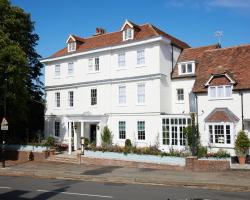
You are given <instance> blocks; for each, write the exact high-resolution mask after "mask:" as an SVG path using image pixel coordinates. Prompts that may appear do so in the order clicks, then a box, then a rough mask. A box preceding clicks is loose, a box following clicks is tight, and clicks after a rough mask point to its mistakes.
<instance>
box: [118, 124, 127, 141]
mask: <svg viewBox="0 0 250 200" xmlns="http://www.w3.org/2000/svg"><path fill="white" fill-rule="evenodd" d="M119 139H126V122H125V121H119Z"/></svg>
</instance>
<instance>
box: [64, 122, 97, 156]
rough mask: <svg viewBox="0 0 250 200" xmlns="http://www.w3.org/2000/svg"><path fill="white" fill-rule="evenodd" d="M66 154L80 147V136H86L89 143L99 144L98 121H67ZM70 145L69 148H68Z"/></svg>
mask: <svg viewBox="0 0 250 200" xmlns="http://www.w3.org/2000/svg"><path fill="white" fill-rule="evenodd" d="M67 135H68V154H72V151H76V150H80V149H81V138H83V137H84V138H88V139H89V142H90V143H95V144H97V145H98V144H100V138H101V122H100V121H80V120H79V121H77V120H74V121H68V129H67ZM70 147H71V148H70Z"/></svg>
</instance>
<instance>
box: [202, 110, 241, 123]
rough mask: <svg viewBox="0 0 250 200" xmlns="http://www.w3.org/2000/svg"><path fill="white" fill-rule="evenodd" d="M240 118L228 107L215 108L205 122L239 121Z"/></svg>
mask: <svg viewBox="0 0 250 200" xmlns="http://www.w3.org/2000/svg"><path fill="white" fill-rule="evenodd" d="M239 120H240V119H239V118H238V117H237V116H236V115H235V114H234V113H233V112H232V111H231V110H229V109H228V108H215V109H214V110H213V111H212V112H211V113H210V114H209V115H208V116H207V117H206V118H205V122H234V123H235V122H238V121H239Z"/></svg>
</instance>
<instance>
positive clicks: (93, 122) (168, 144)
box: [42, 21, 250, 153]
mask: <svg viewBox="0 0 250 200" xmlns="http://www.w3.org/2000/svg"><path fill="white" fill-rule="evenodd" d="M247 47H248V52H247V53H248V57H250V53H249V46H247ZM216 48H218V46H216V45H213V46H207V47H201V48H189V46H188V45H187V44H186V43H184V42H182V41H180V40H178V39H176V38H174V37H173V36H171V35H169V34H166V33H164V32H163V31H161V30H159V29H158V28H156V27H154V26H153V25H151V24H144V25H136V24H134V23H132V22H130V21H126V22H125V23H124V24H123V26H122V28H121V29H120V30H119V31H117V32H113V33H105V31H104V29H102V28H97V29H96V34H95V35H93V36H91V37H88V38H80V37H77V36H74V35H70V36H69V38H68V39H67V41H66V47H65V48H64V49H62V50H60V51H58V52H57V53H55V54H53V55H52V56H50V57H48V58H46V59H43V60H42V62H43V63H44V64H45V91H46V100H47V107H46V113H45V134H46V136H49V135H51V136H53V137H55V138H57V139H58V140H59V141H61V142H62V143H66V144H68V145H69V146H71V145H73V146H74V150H76V149H78V148H80V138H81V137H83V136H84V137H87V138H89V139H90V142H96V144H97V145H98V146H99V145H100V144H101V140H100V138H101V132H102V130H103V127H104V126H108V127H109V128H110V129H111V131H112V134H113V143H114V144H118V145H122V146H123V145H124V142H125V139H127V138H128V139H131V141H132V143H134V144H135V145H137V146H149V145H154V144H156V143H159V144H160V149H162V150H165V151H168V150H169V149H170V148H172V147H173V148H176V149H183V148H185V145H186V140H185V138H184V135H183V127H185V126H186V125H187V124H188V123H190V117H189V112H190V111H189V96H190V93H192V90H193V91H194V92H195V93H196V94H197V97H198V101H197V102H198V116H199V117H198V120H199V122H200V126H199V128H200V132H201V139H202V142H203V145H205V146H207V145H208V137H209V135H211V134H209V131H208V129H209V127H210V129H211V126H213V129H214V130H213V131H215V128H218V127H219V128H221V127H220V126H218V127H217V126H216V125H215V124H213V123H212V124H211V125H210V122H211V120H210V121H209V123H206V122H205V121H206V116H208V114H210V113H211V112H212V110H213V109H215V108H221V107H228V109H229V110H231V111H232V112H233V113H234V115H236V117H237V118H235V121H234V122H230V123H229V126H230V135H231V138H232V139H231V140H230V145H228V144H225V145H222V144H221V143H219V144H217V143H218V142H217V139H216V138H217V136H215V141H216V142H217V143H216V142H215V147H229V148H232V147H233V144H234V137H235V134H236V132H237V131H238V130H239V129H240V128H241V126H240V125H239V124H240V119H241V117H240V116H241V115H240V107H239V106H238V103H240V97H241V96H240V95H238V93H237V92H233V94H232V95H235V97H234V96H233V98H231V96H230V98H231V100H229V99H227V101H226V102H224V101H221V100H220V101H217V99H216V100H215V99H214V101H210V100H211V99H210V98H209V97H208V95H207V94H205V93H204V91H202V92H203V93H201V91H199V90H198V89H197V88H198V86H197V84H198V83H196V82H197V80H198V79H197V71H199V67H200V59H202V58H203V57H204V54H205V52H206V51H210V50H211V51H213V50H214V51H215V52H216V51H220V50H216ZM183 50H184V51H183ZM190 52H191V53H190ZM177 60H178V62H177ZM248 63H250V61H249V62H248ZM217 64H218V63H216V67H217ZM222 64H223V63H222ZM220 65H221V64H219V66H220ZM248 68H249V67H248ZM199 74H202V72H200V73H199ZM229 74H230V73H228V74H226V75H225V76H226V78H228V79H230V81H232V82H229V83H228V84H226V85H230V88H231V89H234V84H236V81H237V80H236V79H235V78H234V77H233V76H231V74H230V75H229ZM227 75H228V76H227ZM214 77H217V75H214ZM214 77H211V80H210V77H207V79H209V80H206V81H207V85H206V86H205V87H209V88H210V89H209V91H212V90H213V89H211V88H212V87H211V86H210V82H211V81H212V80H213V78H214ZM232 77H233V78H232ZM231 79H232V80H231ZM199 80H200V79H199ZM199 80H198V81H199ZM203 84H205V83H203ZM193 86H194V88H193ZM216 87H217V86H216ZM223 88H224V90H225V93H227V90H228V88H226V86H225V87H223ZM249 88H250V85H249ZM202 89H203V88H202ZM203 90H204V89H203ZM230 91H232V90H230ZM244 91H245V90H244ZM234 93H235V94H234ZM246 93H247V92H246ZM204 94H205V95H204ZM209 94H211V92H210V93H209ZM230 94H231V93H230ZM237 95H238V96H237ZM247 95H249V93H247V94H246V98H248V101H249V100H250V99H249V98H250V96H247ZM246 101H247V99H246ZM235 103H236V104H237V105H236V106H235V105H234V104H235ZM234 106H235V108H234ZM232 107H233V108H232ZM238 107H239V108H238ZM245 107H246V111H245V113H248V114H249V113H250V112H249V111H250V107H249V106H248V104H247V102H246V103H245ZM247 109H248V111H247ZM201 112H202V113H201ZM246 117H247V118H248V119H250V116H246ZM244 122H247V120H244ZM216 123H217V122H216ZM226 124H227V122H225V126H224V128H225V130H223V131H224V132H225V134H224V135H223V137H224V136H225V137H228V136H227V135H228V131H227V130H228V126H226ZM215 126H216V127H215ZM248 129H249V124H248ZM216 131H217V130H216ZM220 131H221V130H220ZM217 132H218V131H217ZM215 134H216V133H215ZM220 138H221V140H222V136H220ZM69 149H70V148H69ZM69 153H71V150H69Z"/></svg>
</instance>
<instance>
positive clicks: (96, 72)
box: [87, 71, 100, 74]
mask: <svg viewBox="0 0 250 200" xmlns="http://www.w3.org/2000/svg"><path fill="white" fill-rule="evenodd" d="M98 73H100V71H93V72H88V73H87V74H98Z"/></svg>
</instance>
